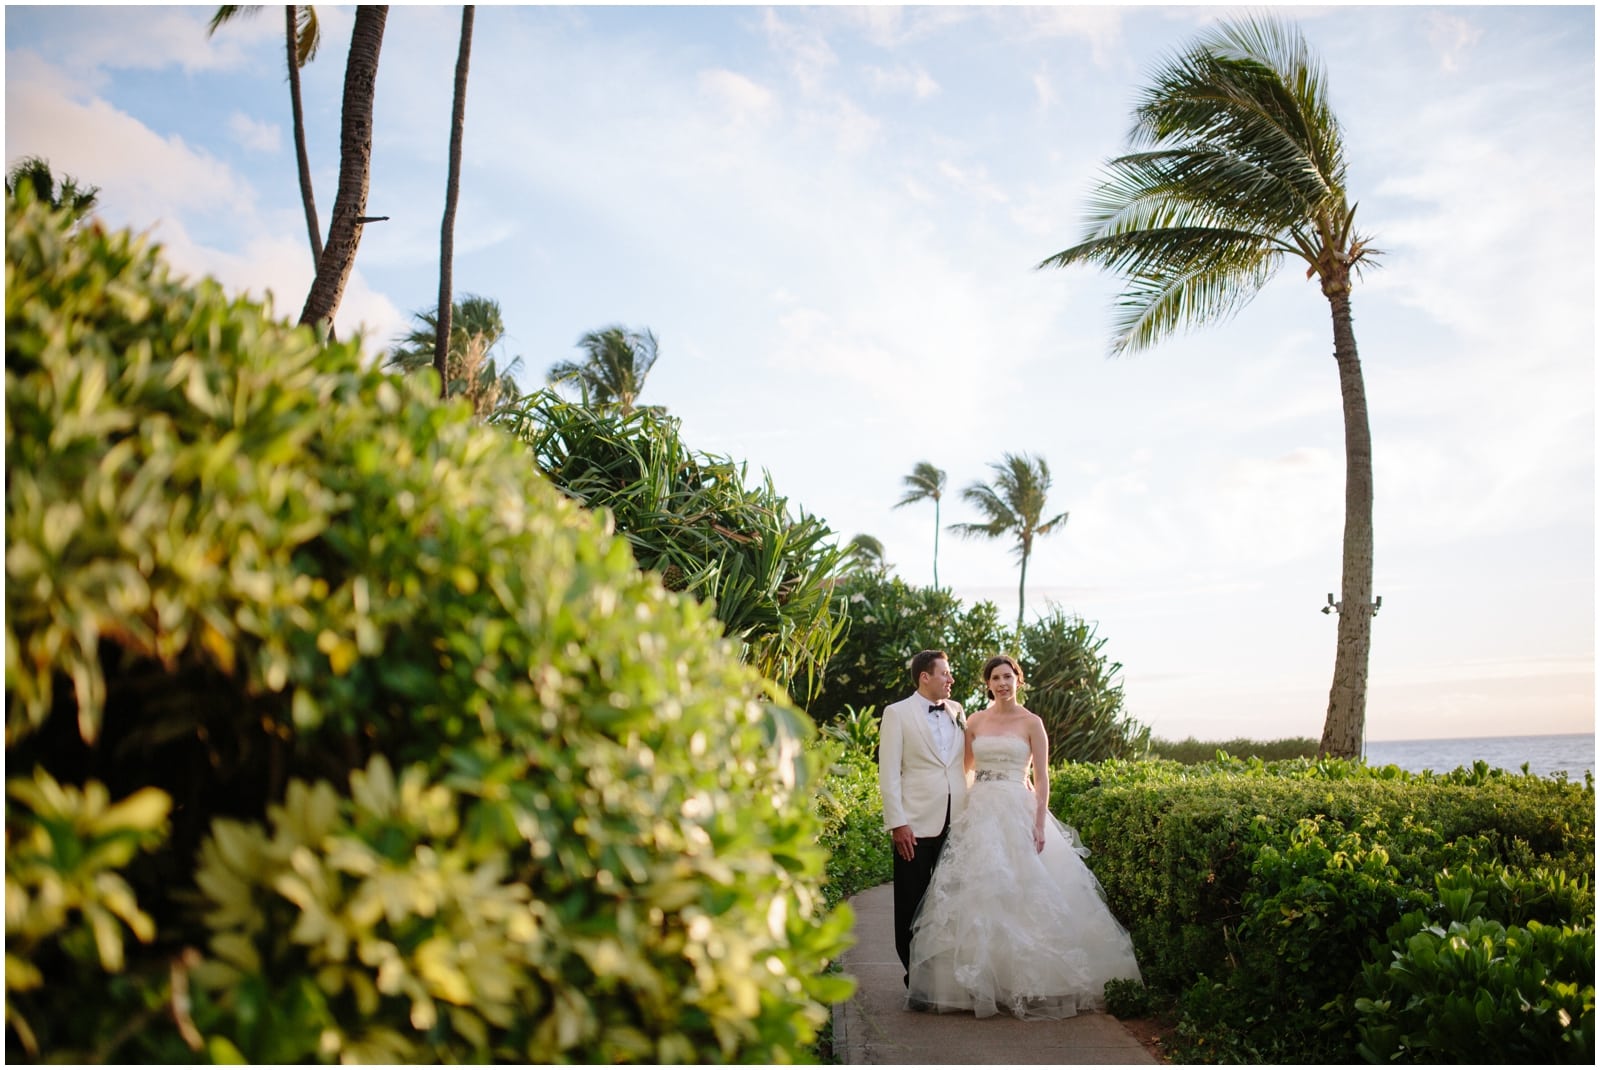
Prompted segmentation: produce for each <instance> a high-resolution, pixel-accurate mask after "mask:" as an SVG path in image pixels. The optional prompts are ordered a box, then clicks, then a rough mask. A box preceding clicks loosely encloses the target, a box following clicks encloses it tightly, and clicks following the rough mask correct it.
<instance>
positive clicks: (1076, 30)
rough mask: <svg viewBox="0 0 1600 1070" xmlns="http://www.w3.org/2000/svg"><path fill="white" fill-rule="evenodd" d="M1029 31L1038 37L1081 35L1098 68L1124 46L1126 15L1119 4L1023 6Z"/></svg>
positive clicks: (1108, 64)
mask: <svg viewBox="0 0 1600 1070" xmlns="http://www.w3.org/2000/svg"><path fill="white" fill-rule="evenodd" d="M1020 14H1021V15H1022V18H1023V21H1024V24H1025V26H1026V27H1027V32H1028V33H1030V34H1031V35H1034V36H1037V37H1066V38H1077V39H1079V40H1082V41H1084V42H1086V43H1087V44H1088V45H1089V55H1090V58H1091V59H1092V60H1093V62H1094V65H1095V66H1096V67H1108V66H1110V64H1111V62H1112V57H1114V56H1115V55H1116V54H1117V53H1118V52H1120V51H1121V49H1122V25H1123V22H1124V20H1125V17H1126V14H1125V12H1124V10H1123V9H1122V8H1118V7H1106V6H1096V7H1079V6H1077V5H1050V6H1045V7H1029V8H1022V9H1020Z"/></svg>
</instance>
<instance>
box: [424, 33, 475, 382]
mask: <svg viewBox="0 0 1600 1070" xmlns="http://www.w3.org/2000/svg"><path fill="white" fill-rule="evenodd" d="M474 10H475V8H474V6H473V5H472V4H466V5H464V6H463V7H462V8H461V48H460V50H459V51H458V52H457V53H456V98H455V108H454V110H453V111H452V112H451V113H450V177H449V178H448V179H447V180H446V181H445V189H444V225H443V226H442V227H441V228H440V234H439V326H438V332H437V333H436V334H435V336H434V338H435V340H434V346H433V367H434V370H435V371H437V372H438V373H439V396H440V397H441V398H443V397H446V396H447V395H448V394H449V392H450V379H449V374H450V371H449V359H450V313H451V312H452V300H453V299H452V295H451V292H450V291H451V289H452V286H453V281H452V278H451V275H452V272H453V268H454V262H455V255H456V201H457V199H458V198H459V197H460V195H461V136H462V132H463V130H464V128H465V126H466V121H467V64H468V62H469V60H470V59H471V56H472V16H473V11H474Z"/></svg>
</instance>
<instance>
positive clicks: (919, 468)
mask: <svg viewBox="0 0 1600 1070" xmlns="http://www.w3.org/2000/svg"><path fill="white" fill-rule="evenodd" d="M902 482H904V483H905V485H906V493H905V497H903V498H901V499H900V500H899V501H897V502H895V503H894V505H893V508H895V509H898V508H900V507H901V506H903V505H914V504H916V503H917V502H924V501H930V500H931V501H934V502H938V501H939V500H940V498H942V497H943V496H944V483H945V473H944V471H943V470H942V469H939V468H935V467H934V466H933V465H932V464H930V463H929V462H927V461H918V462H917V463H916V466H915V467H913V468H912V469H911V474H910V475H908V476H905V477H903V479H902Z"/></svg>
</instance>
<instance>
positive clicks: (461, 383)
mask: <svg viewBox="0 0 1600 1070" xmlns="http://www.w3.org/2000/svg"><path fill="white" fill-rule="evenodd" d="M413 318H414V319H415V321H416V322H415V324H414V325H413V326H412V328H411V330H409V331H407V332H406V333H405V334H403V335H401V336H400V337H399V338H396V339H395V342H394V348H393V349H392V350H391V351H390V353H389V357H388V360H387V364H388V366H389V367H391V368H398V369H399V370H401V371H404V372H416V371H420V370H421V369H423V368H437V367H438V362H437V359H436V355H435V354H436V346H437V344H438V337H439V336H438V330H439V317H438V310H437V309H433V310H430V311H428V312H418V313H416V315H415V316H414V317H413ZM505 336H506V322H505V317H504V316H502V315H501V312H500V303H499V302H498V301H494V300H492V299H490V298H487V297H478V296H475V295H473V294H466V295H463V297H462V298H461V300H460V301H459V302H457V303H456V305H455V308H454V311H453V314H452V315H451V318H450V356H449V363H448V365H447V367H448V369H449V388H448V390H446V391H445V396H447V397H462V398H465V399H466V400H467V401H468V402H469V403H470V404H471V405H472V411H473V413H474V414H475V415H477V416H479V417H480V418H487V417H489V416H491V415H493V414H494V413H495V412H498V411H499V410H501V409H504V408H508V407H510V406H513V405H515V404H516V402H517V400H518V399H519V397H520V396H521V391H520V389H519V388H518V386H517V379H516V372H517V369H519V368H521V367H522V358H521V357H512V358H510V359H509V360H507V361H506V362H505V364H504V366H502V365H501V363H500V362H501V359H502V358H501V357H500V356H496V355H495V350H496V348H497V347H499V346H500V344H501V342H503V341H504V340H505Z"/></svg>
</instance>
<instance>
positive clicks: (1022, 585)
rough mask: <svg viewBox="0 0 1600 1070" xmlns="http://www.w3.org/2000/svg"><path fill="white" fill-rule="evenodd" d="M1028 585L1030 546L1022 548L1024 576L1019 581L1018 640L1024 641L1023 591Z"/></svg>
mask: <svg viewBox="0 0 1600 1070" xmlns="http://www.w3.org/2000/svg"><path fill="white" fill-rule="evenodd" d="M1027 587H1028V548H1027V547H1023V550H1022V578H1021V579H1020V580H1018V581H1017V642H1019V643H1020V642H1021V641H1022V606H1023V600H1022V599H1023V592H1024V591H1026V590H1027Z"/></svg>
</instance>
